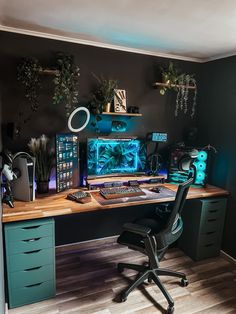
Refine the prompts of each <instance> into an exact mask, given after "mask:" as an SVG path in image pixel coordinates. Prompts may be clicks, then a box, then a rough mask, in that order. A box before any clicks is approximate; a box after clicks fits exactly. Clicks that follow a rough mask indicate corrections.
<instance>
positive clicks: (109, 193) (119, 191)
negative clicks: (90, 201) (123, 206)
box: [100, 186, 145, 199]
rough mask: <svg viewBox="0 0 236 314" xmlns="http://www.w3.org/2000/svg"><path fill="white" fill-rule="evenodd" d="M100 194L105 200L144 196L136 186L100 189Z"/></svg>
mask: <svg viewBox="0 0 236 314" xmlns="http://www.w3.org/2000/svg"><path fill="white" fill-rule="evenodd" d="M100 193H101V195H102V196H103V197H105V198H106V199H115V198H121V197H132V196H140V195H145V193H144V192H143V191H142V190H141V189H140V188H139V187H137V186H119V187H112V188H102V189H100Z"/></svg>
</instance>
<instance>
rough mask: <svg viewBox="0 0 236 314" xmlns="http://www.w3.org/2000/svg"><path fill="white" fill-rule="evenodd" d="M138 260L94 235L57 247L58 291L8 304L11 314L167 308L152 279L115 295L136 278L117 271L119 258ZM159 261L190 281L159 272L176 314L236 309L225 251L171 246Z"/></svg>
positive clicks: (235, 270)
mask: <svg viewBox="0 0 236 314" xmlns="http://www.w3.org/2000/svg"><path fill="white" fill-rule="evenodd" d="M120 261H123V262H132V263H142V262H144V261H146V259H145V257H144V256H142V255H141V254H140V253H138V252H134V251H131V250H129V249H127V248H126V247H123V246H120V245H118V244H116V242H115V239H106V240H100V241H92V242H88V243H82V244H79V245H73V246H70V247H69V248H68V247H66V248H60V249H58V250H57V295H56V297H55V298H54V299H50V300H46V301H43V302H39V303H35V304H32V305H27V306H23V307H20V308H17V309H12V310H9V314H56V313H60V314H66V313H68V314H77V313H78V314H90V313H91V314H92V313H96V314H111V313H112V314H113V313H121V314H123V313H135V314H150V313H157V314H158V313H165V309H166V307H167V302H166V301H165V298H164V297H163V295H162V294H161V292H160V290H159V289H158V288H157V287H156V286H155V284H144V285H143V286H142V287H141V288H140V289H136V290H134V291H133V292H132V293H131V294H130V295H129V297H128V299H127V301H126V302H124V303H118V302H116V301H115V300H114V299H115V297H116V296H117V295H118V294H119V292H120V291H121V290H122V289H123V288H124V287H126V286H127V284H129V283H130V281H131V280H132V279H133V278H135V272H132V271H128V270H126V271H125V272H124V273H123V274H118V273H117V271H116V264H117V262H120ZM161 266H162V267H165V268H171V269H173V270H179V271H183V272H185V273H186V274H187V275H188V279H189V282H190V284H189V285H188V287H184V288H183V287H181V286H180V285H179V280H178V279H175V278H170V277H162V282H163V283H164V284H165V286H166V288H167V289H168V291H169V292H170V294H171V295H172V297H173V299H174V301H175V314H178V313H179V314H184V313H186V314H192V313H198V314H200V313H201V314H203V313H204V314H218V313H220V314H226V313H231V314H232V313H236V265H235V264H233V263H232V262H230V261H228V260H226V259H225V258H223V257H217V258H210V259H207V260H203V261H200V262H194V261H192V260H191V259H190V258H189V257H188V256H186V255H185V254H184V253H183V252H182V251H180V250H179V249H170V250H169V251H168V253H167V254H166V258H165V260H163V261H162V263H161Z"/></svg>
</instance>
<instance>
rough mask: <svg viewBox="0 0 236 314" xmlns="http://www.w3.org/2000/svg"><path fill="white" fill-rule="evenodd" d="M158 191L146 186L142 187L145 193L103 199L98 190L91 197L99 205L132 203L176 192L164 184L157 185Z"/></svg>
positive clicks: (167, 195)
mask: <svg viewBox="0 0 236 314" xmlns="http://www.w3.org/2000/svg"><path fill="white" fill-rule="evenodd" d="M159 189H160V193H156V192H152V191H150V190H149V189H148V188H142V190H143V192H144V193H145V195H140V196H132V197H122V198H115V199H105V198H104V197H103V196H102V195H101V194H100V193H99V192H94V193H93V197H94V198H95V199H96V200H97V201H98V202H99V203H100V204H101V205H112V204H122V203H132V202H138V201H144V200H158V199H162V198H167V197H175V195H176V192H174V191H172V190H171V189H168V188H167V187H165V186H162V187H159Z"/></svg>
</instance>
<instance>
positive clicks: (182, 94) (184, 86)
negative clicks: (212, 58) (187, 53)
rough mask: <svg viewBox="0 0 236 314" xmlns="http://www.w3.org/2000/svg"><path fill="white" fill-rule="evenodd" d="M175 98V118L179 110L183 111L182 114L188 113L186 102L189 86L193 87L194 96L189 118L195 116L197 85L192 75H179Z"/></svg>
mask: <svg viewBox="0 0 236 314" xmlns="http://www.w3.org/2000/svg"><path fill="white" fill-rule="evenodd" d="M176 84H178V85H179V86H178V87H177V96H176V105H175V116H176V117H177V116H178V113H179V110H181V111H183V112H184V114H187V112H188V107H189V104H188V101H189V86H192V87H194V88H195V89H194V95H193V99H192V108H191V114H190V116H191V118H193V117H194V115H195V109H196V105H197V83H196V79H195V78H194V75H193V74H191V75H190V74H181V75H180V76H179V77H178V80H177V83H176Z"/></svg>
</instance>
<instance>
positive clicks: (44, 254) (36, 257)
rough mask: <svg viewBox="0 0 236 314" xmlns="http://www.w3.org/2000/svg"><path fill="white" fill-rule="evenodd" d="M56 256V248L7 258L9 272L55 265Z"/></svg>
mask: <svg viewBox="0 0 236 314" xmlns="http://www.w3.org/2000/svg"><path fill="white" fill-rule="evenodd" d="M54 255H55V250H54V248H48V249H43V250H35V251H30V252H26V253H19V254H14V255H10V256H7V264H8V272H14V271H19V270H24V269H28V268H33V267H38V266H43V265H48V264H54V260H55V258H54Z"/></svg>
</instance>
